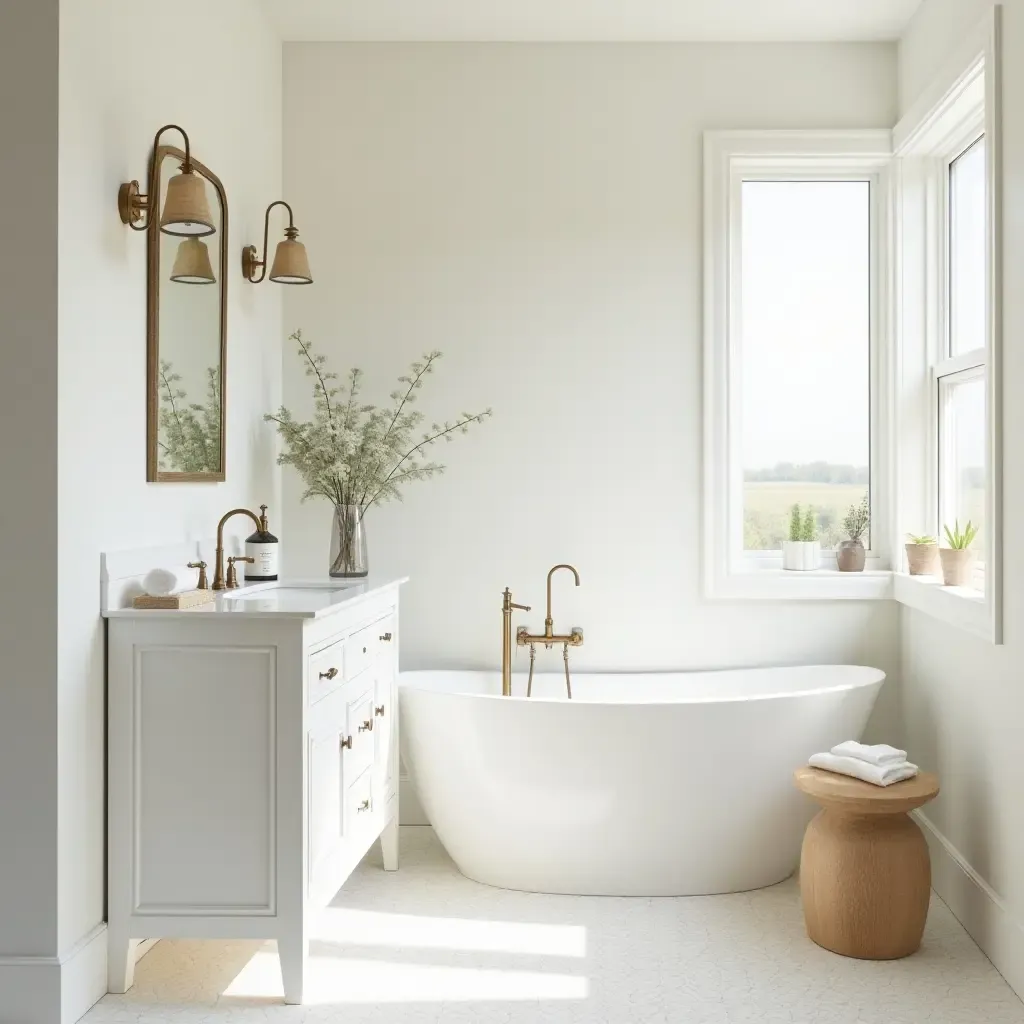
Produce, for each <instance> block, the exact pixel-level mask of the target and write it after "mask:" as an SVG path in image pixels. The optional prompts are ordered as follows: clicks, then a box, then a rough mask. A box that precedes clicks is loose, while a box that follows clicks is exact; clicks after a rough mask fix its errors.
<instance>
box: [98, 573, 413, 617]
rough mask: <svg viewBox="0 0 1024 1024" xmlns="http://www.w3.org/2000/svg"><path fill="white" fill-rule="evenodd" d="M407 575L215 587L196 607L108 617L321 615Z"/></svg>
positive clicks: (115, 612)
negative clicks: (228, 588)
mask: <svg viewBox="0 0 1024 1024" xmlns="http://www.w3.org/2000/svg"><path fill="white" fill-rule="evenodd" d="M408 578H409V577H408V576H394V577H387V576H384V577H374V576H369V577H367V578H366V579H364V580H351V581H346V580H334V579H326V580H325V579H318V580H279V581H277V582H274V583H253V584H249V585H243V586H241V587H238V588H236V589H234V590H219V591H217V593H216V595H215V597H214V600H213V601H210V602H209V603H207V604H204V605H199V606H198V607H195V608H185V609H180V610H179V609H176V608H131V607H129V608H111V609H109V610H107V611H105V612H104V613H103V614H104V616H105V617H106V618H109V619H124V618H147V619H148V618H152V617H154V616H160V617H164V616H171V617H179V616H182V615H230V616H231V617H232V618H233V619H237V618H249V619H267V618H277V619H282V618H283V619H320V618H324V617H326V616H328V615H333V614H334V613H335V612H338V611H340V610H341V609H342V608H352V607H353V606H354V605H357V604H359V603H361V602H362V601H364V600H366V599H368V598H370V597H372V596H373V595H374V594H376V593H379V592H380V591H382V590H387V589H389V588H391V587H397V586H400V585H401V584H402V583H405V582H406V580H408Z"/></svg>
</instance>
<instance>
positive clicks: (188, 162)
mask: <svg viewBox="0 0 1024 1024" xmlns="http://www.w3.org/2000/svg"><path fill="white" fill-rule="evenodd" d="M171 129H174V131H176V132H181V137H182V138H183V139H184V140H185V162H184V163H183V164H182V165H181V169H182V170H183V171H184V172H185V173H186V174H191V173H192V145H191V143H190V142H189V141H188V132H187V131H185V129H184V128H182V127H181V125H180V124H165V125H164V126H163V127H162V128H161V129H160V130H159V131H158V132H157V133H156V135H154V136H153V160H154V161H155V160H156V149H157V146H159V145H160V136H161V135H163V133H164V132H169V131H171Z"/></svg>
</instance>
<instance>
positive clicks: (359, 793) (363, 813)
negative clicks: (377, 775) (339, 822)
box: [345, 768, 373, 835]
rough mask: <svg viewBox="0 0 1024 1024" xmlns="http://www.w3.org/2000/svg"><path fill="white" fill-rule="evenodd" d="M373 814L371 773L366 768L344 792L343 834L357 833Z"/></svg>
mask: <svg viewBox="0 0 1024 1024" xmlns="http://www.w3.org/2000/svg"><path fill="white" fill-rule="evenodd" d="M372 813H373V772H372V771H371V770H370V769H369V768H368V769H367V770H366V771H365V772H363V774H362V775H360V776H359V778H358V779H356V781H355V782H353V783H352V785H351V786H349V787H348V789H347V790H346V792H345V834H346V835H350V834H351V833H353V832H358V831H359V829H360V828H361V827H362V826H363V823H364V822H365V821H369V819H370V817H371V815H372Z"/></svg>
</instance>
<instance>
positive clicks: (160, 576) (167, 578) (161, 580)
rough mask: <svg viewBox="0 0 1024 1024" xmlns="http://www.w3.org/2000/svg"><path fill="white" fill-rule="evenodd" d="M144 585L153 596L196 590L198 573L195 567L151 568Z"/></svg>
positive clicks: (165, 595) (143, 581) (143, 582)
mask: <svg viewBox="0 0 1024 1024" xmlns="http://www.w3.org/2000/svg"><path fill="white" fill-rule="evenodd" d="M142 587H143V589H144V590H145V591H146V593H147V594H150V595H151V596H153V597H167V596H169V595H170V594H180V593H182V592H183V591H185V590H195V587H196V574H195V570H193V569H186V568H184V567H182V568H181V569H150V571H149V572H147V573H146V575H145V577H144V579H143V580H142Z"/></svg>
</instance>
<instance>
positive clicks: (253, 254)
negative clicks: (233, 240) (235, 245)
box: [242, 199, 313, 284]
mask: <svg viewBox="0 0 1024 1024" xmlns="http://www.w3.org/2000/svg"><path fill="white" fill-rule="evenodd" d="M275 206H283V207H284V208H285V209H286V210H287V211H288V227H286V228H285V229H284V236H285V237H284V241H283V242H278V243H277V251H276V252H275V253H274V262H273V264H272V265H271V267H270V280H271V281H276V282H277V283H278V284H312V283H313V278H312V276H311V275H310V273H309V257H308V256H307V255H306V247H305V246H304V245H303V244H302V243H301V242H300V241H299V240H298V239H299V232H298V229H297V228H296V227H295V217H294V215H293V214H292V208H291V207H290V206H289V205H288V204H287V203H286V202H285V201H284V200H283V199H277V200H275V201H274V202H272V203H271V204H270V205H269V206H268V207H267V212H266V214H265V215H264V217H263V258H262V259H260V255H259V253H258V252H257V251H256V246H255V245H247V246H245V247H244V248H243V249H242V276H243V277H244V278H245V279H246V281H249V282H250V283H251V284H259V283H260V281H262V280H263V278H264V277H266V275H267V239H268V237H269V231H270V211H271V210H272V209H273V208H274V207H275ZM257 269H258V270H259V272H260V276H259V277H256V276H255V274H256V271H257Z"/></svg>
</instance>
